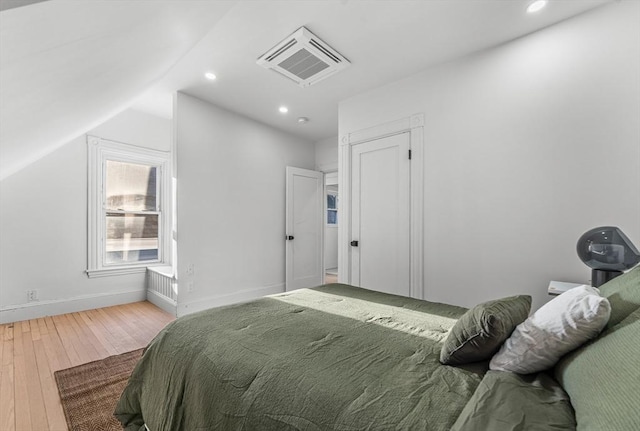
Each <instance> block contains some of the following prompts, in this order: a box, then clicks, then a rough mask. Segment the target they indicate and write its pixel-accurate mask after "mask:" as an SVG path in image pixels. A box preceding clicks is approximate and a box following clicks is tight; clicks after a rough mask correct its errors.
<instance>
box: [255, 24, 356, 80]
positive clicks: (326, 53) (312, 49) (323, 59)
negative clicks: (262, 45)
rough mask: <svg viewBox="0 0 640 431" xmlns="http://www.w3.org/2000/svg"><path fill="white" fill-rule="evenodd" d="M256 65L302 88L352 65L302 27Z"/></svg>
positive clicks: (267, 53) (268, 52)
mask: <svg viewBox="0 0 640 431" xmlns="http://www.w3.org/2000/svg"><path fill="white" fill-rule="evenodd" d="M257 63H258V64H259V65H260V66H262V67H265V68H267V69H271V70H275V71H276V72H279V73H281V74H282V75H284V76H286V77H287V78H289V79H291V80H293V81H295V82H296V83H297V84H298V85H299V86H301V87H308V86H309V85H312V84H315V83H316V82H318V81H321V80H323V79H325V78H327V77H329V76H331V75H333V74H334V73H336V72H339V71H340V70H342V69H344V68H346V67H348V66H349V65H350V64H351V63H349V60H347V59H346V58H344V57H343V56H342V55H340V53H338V51H336V50H335V49H333V48H331V47H330V46H329V45H327V44H326V43H324V42H323V41H321V40H320V39H319V38H318V37H317V36H316V35H315V34H313V33H311V32H310V31H309V30H308V29H307V28H305V27H300V28H299V29H298V30H296V32H295V33H293V34H292V35H291V36H289V37H287V38H285V39H284V40H283V41H282V42H280V43H279V44H277V45H276V46H274V47H273V48H271V49H270V50H269V51H267V52H266V53H264V54H263V55H262V56H261V57H260V58H258V61H257Z"/></svg>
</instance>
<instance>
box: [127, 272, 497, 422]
mask: <svg viewBox="0 0 640 431" xmlns="http://www.w3.org/2000/svg"><path fill="white" fill-rule="evenodd" d="M465 311H466V310H465V309H464V308H461V307H455V306H451V305H445V304H436V303H430V302H426V301H418V300H414V299H409V298H403V297H398V296H393V295H387V294H383V293H378V292H372V291H368V290H365V289H360V288H356V287H352V286H346V285H341V284H333V285H327V286H322V287H319V288H315V289H301V290H297V291H293V292H287V293H283V294H279V295H273V296H270V297H266V298H262V299H259V300H256V301H253V302H249V303H244V304H239V305H233V306H227V307H222V308H216V309H211V310H206V311H203V312H200V313H196V314H192V315H189V316H185V317H182V318H180V319H177V320H176V321H174V322H173V323H171V324H169V325H168V326H167V327H166V328H165V329H164V330H162V332H160V334H158V336H157V337H156V338H155V339H154V340H153V341H152V342H151V344H150V345H149V346H148V348H147V350H146V351H145V354H144V356H143V357H142V359H141V360H140V362H139V363H138V365H137V366H136V368H135V370H134V372H133V375H132V376H131V379H130V381H129V384H128V386H127V388H126V389H125V391H124V392H123V394H122V397H121V399H120V402H119V403H118V406H117V409H116V416H117V417H118V419H119V420H120V421H121V422H122V424H123V425H124V427H125V429H126V430H128V431H134V430H135V431H138V430H140V429H143V424H145V423H146V425H147V426H148V428H149V429H150V430H151V431H178V430H189V431H195V430H224V431H227V430H259V431H269V430H277V431H286V430H309V431H315V430H343V431H351V430H447V431H448V430H449V429H450V428H451V426H452V425H453V423H454V422H455V421H456V419H457V417H458V415H459V414H460V412H461V411H462V409H463V408H464V407H465V404H466V403H467V401H468V400H469V399H470V398H471V396H472V395H473V393H474V391H475V389H476V387H477V386H478V384H479V382H480V380H481V379H482V376H483V375H484V372H485V371H486V364H484V363H483V364H477V365H476V366H475V367H467V368H461V367H450V366H444V365H441V364H440V363H439V362H438V358H439V354H440V348H441V346H442V342H443V340H444V338H445V337H446V335H447V331H448V330H449V329H450V328H451V327H452V326H453V324H454V323H455V321H456V320H457V318H458V317H460V316H461V315H462V314H463V313H464V312H465Z"/></svg>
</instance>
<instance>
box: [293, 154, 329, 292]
mask: <svg viewBox="0 0 640 431" xmlns="http://www.w3.org/2000/svg"><path fill="white" fill-rule="evenodd" d="M286 200H287V215H286V232H285V240H286V242H287V246H286V265H287V268H286V287H285V288H286V290H288V291H289V290H294V289H300V288H302V287H314V286H319V285H321V284H322V282H323V276H324V270H323V268H322V267H323V264H322V259H323V244H322V242H323V241H322V238H323V230H324V229H323V228H324V175H323V173H322V172H316V171H310V170H308V169H301V168H293V167H291V166H287V199H286Z"/></svg>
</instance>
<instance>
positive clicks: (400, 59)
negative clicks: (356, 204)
mask: <svg viewBox="0 0 640 431" xmlns="http://www.w3.org/2000/svg"><path fill="white" fill-rule="evenodd" d="M609 1H611V0H555V1H554V0H550V2H549V5H548V6H547V7H546V8H545V9H543V10H542V11H541V12H538V13H537V14H527V13H526V12H525V9H526V6H527V5H528V4H529V0H421V1H419V0H413V1H407V0H394V1H391V0H389V1H383V0H360V1H359V0H321V1H320V0H317V1H312V0H307V1H292V0H288V1H275V0H260V1H258V0H256V1H248V0H247V1H214V0H208V1H207V0H155V1H140V0H138V1H134V0H129V1H110V0H91V1H82V2H79V1H75V0H51V1H46V2H42V3H37V4H31V5H29V6H24V7H18V8H14V9H9V10H2V11H1V12H0V155H1V160H0V178H4V177H6V176H7V175H10V174H11V173H13V172H15V171H17V170H19V169H20V168H21V167H22V166H25V165H27V164H28V163H30V162H31V161H33V160H36V159H38V158H39V157H42V156H43V155H44V154H47V153H48V152H50V151H52V150H54V149H55V148H57V147H58V146H60V145H63V144H64V143H65V142H68V141H69V140H70V139H72V138H74V137H75V136H78V135H80V134H82V133H85V132H86V131H87V130H89V129H90V128H92V127H94V126H95V125H97V124H100V122H102V121H104V120H106V119H107V118H109V117H110V116H112V115H114V114H116V113H117V112H119V111H121V110H123V109H126V108H127V107H129V106H134V107H136V108H138V109H144V110H147V111H150V112H154V113H157V114H159V115H164V116H170V115H171V95H172V94H173V92H175V91H178V90H180V91H184V92H186V93H188V94H191V95H194V96H197V97H199V98H201V99H203V100H207V101H210V102H211V103H214V104H216V105H219V106H222V107H224V108H227V109H229V110H232V111H235V112H238V113H240V114H243V115H245V116H247V117H250V118H253V119H255V120H257V121H260V122H263V123H265V124H269V125H271V126H273V127H276V128H279V129H281V130H284V131H286V132H289V133H292V134H295V135H298V136H300V137H303V138H305V139H308V140H311V141H317V140H320V139H323V138H326V137H330V136H333V135H336V134H337V130H338V128H337V127H338V102H339V101H340V100H344V99H347V98H349V97H351V96H353V95H356V94H358V93H362V92H364V91H366V90H368V89H371V88H375V87H377V86H380V85H384V84H385V83H389V82H392V81H395V80H398V79H401V78H403V77H406V76H409V75H412V74H414V73H417V72H419V71H420V70H423V69H426V68H428V67H429V66H431V65H434V64H437V63H442V62H445V61H448V60H451V59H454V58H457V57H460V56H464V55H467V54H470V53H472V52H476V51H479V50H483V49H487V48H489V47H492V46H496V45H498V44H501V43H504V42H506V41H509V40H512V39H515V38H517V37H520V36H523V35H526V34H528V33H531V32H533V31H536V30H538V29H541V28H543V27H546V26H548V25H551V24H554V23H557V22H559V21H561V20H564V19H567V18H569V17H571V16H574V15H576V14H579V13H581V12H584V11H586V10H588V9H591V8H594V7H596V6H599V5H602V4H603V3H607V2H609ZM52 17H54V18H52ZM303 25H304V26H306V27H308V28H309V29H310V30H311V31H312V32H314V33H315V34H316V35H317V36H318V37H320V38H321V39H322V40H324V41H325V42H327V43H328V44H330V45H331V46H332V47H333V48H334V49H336V50H337V51H339V52H340V53H341V54H342V55H344V56H345V57H347V58H348V59H349V60H350V61H351V63H352V65H351V67H349V68H348V69H346V70H345V71H343V72H340V73H339V74H337V75H334V76H332V77H330V78H328V79H326V80H324V81H321V82H319V83H318V84H316V85H313V86H311V87H307V88H300V87H298V86H297V85H295V84H294V83H292V82H291V81H289V80H288V79H286V78H284V77H282V76H280V75H278V74H277V73H275V72H272V71H268V70H266V69H263V68H262V67H260V66H258V65H256V59H257V58H258V57H259V56H260V55H261V54H263V53H264V52H265V51H267V50H268V49H269V48H271V47H272V46H273V45H275V44H276V43H278V42H279V41H280V40H282V39H283V38H284V37H286V36H288V35H289V34H291V33H292V32H293V31H295V30H296V29H298V28H299V27H300V26H303ZM208 70H210V71H213V72H215V73H216V75H217V76H218V79H217V80H216V81H213V82H211V81H207V80H206V79H205V78H204V77H203V73H204V72H205V71H208ZM282 104H284V105H286V106H288V107H289V113H288V114H286V115H282V114H280V113H279V112H278V107H279V106H280V105H282ZM299 116H305V117H309V118H310V122H309V123H307V124H305V125H299V124H298V123H297V122H296V119H297V117H299Z"/></svg>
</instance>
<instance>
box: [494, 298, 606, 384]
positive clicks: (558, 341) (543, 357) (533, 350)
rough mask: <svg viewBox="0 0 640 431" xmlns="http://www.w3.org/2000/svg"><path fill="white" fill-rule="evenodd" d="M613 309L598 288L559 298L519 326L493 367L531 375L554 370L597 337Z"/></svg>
mask: <svg viewBox="0 0 640 431" xmlns="http://www.w3.org/2000/svg"><path fill="white" fill-rule="evenodd" d="M610 313H611V306H610V305H609V301H608V300H607V299H606V298H603V297H601V296H600V292H599V291H598V289H596V288H595V287H591V286H586V285H582V286H579V287H575V288H573V289H571V290H568V291H566V292H565V293H563V294H561V295H559V296H557V297H555V298H554V299H552V300H551V301H549V302H548V303H546V304H545V305H543V306H542V307H540V308H539V309H538V311H536V312H535V313H533V314H532V315H531V316H529V318H528V319H527V320H525V321H524V322H522V323H521V324H519V325H518V326H516V329H514V331H513V333H512V334H511V336H510V337H509V338H507V340H506V341H505V342H504V344H503V345H502V347H500V350H499V351H498V353H496V354H495V355H494V356H493V358H491V362H490V363H489V368H491V369H492V370H499V371H512V372H514V373H518V374H529V373H535V372H538V371H542V370H546V369H547V368H550V367H552V366H553V365H554V364H555V363H556V362H558V360H559V359H560V358H561V357H562V356H563V355H564V354H566V353H568V352H570V351H571V350H574V349H575V348H577V347H578V346H580V345H582V344H583V343H584V342H585V341H587V340H589V339H591V338H594V337H595V336H596V335H598V334H599V333H600V331H601V330H602V328H604V327H605V325H606V324H607V322H608V321H609V314H610Z"/></svg>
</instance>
